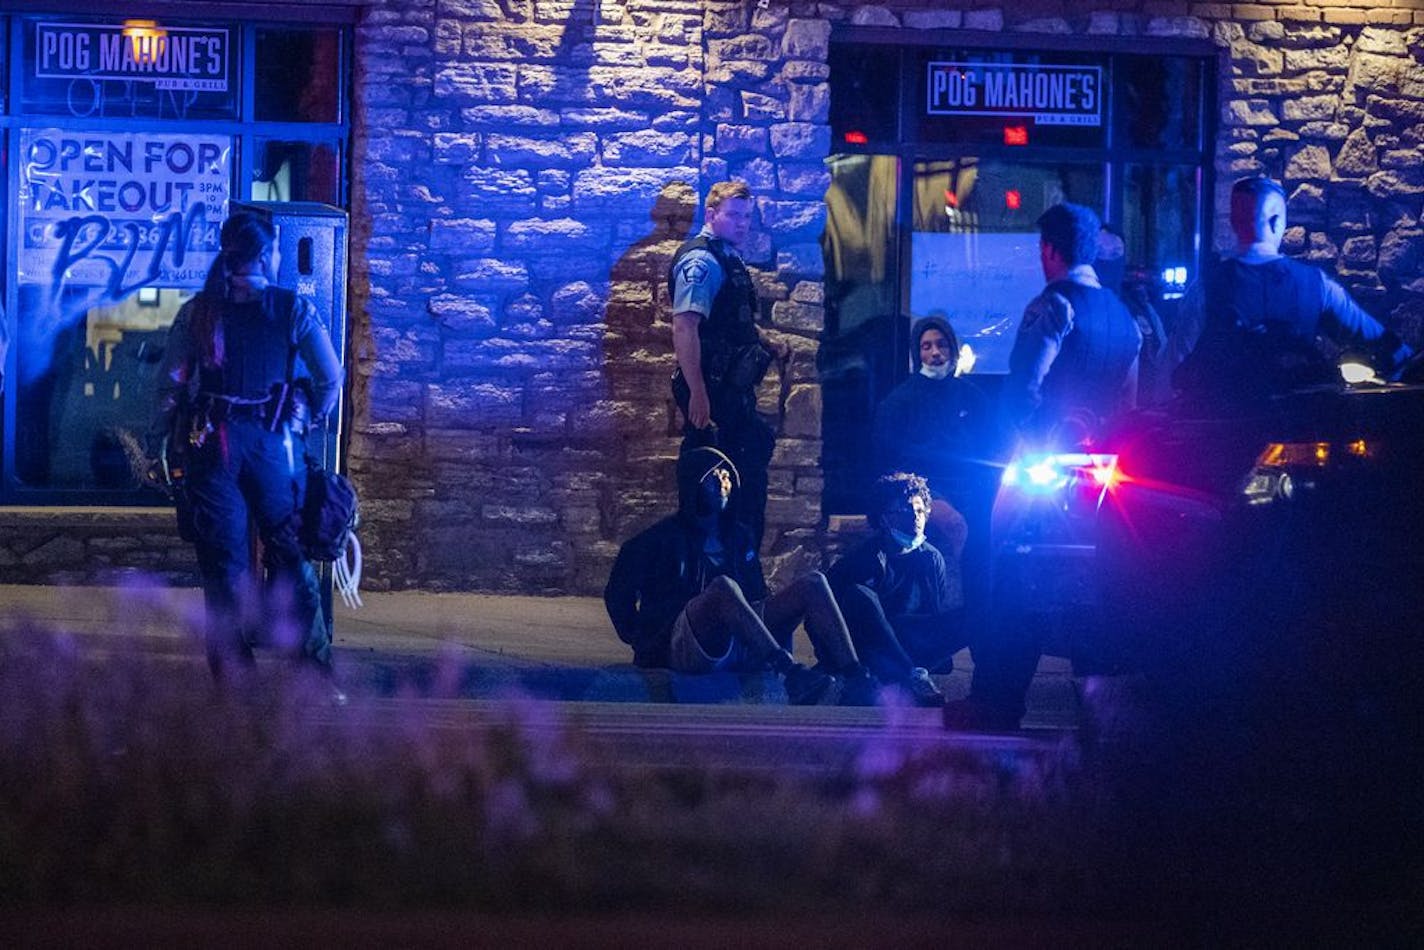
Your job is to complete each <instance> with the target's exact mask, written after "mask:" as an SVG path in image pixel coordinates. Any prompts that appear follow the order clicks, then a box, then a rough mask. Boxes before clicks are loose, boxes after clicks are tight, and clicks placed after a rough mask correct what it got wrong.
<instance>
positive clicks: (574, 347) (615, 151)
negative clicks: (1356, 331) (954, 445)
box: [350, 0, 1424, 593]
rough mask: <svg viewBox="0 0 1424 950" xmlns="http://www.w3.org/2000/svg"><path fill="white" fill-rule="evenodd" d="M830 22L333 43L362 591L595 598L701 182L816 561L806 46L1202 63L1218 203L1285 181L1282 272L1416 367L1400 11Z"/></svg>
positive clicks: (1066, 13)
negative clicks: (1382, 325) (1216, 121)
mask: <svg viewBox="0 0 1424 950" xmlns="http://www.w3.org/2000/svg"><path fill="white" fill-rule="evenodd" d="M1093 6H1094V7H1095V8H1096V9H1095V11H1094V12H1080V9H1081V8H1080V7H1079V6H1078V5H1077V4H1072V3H1067V2H1043V0H1037V2H1025V3H1016V4H1012V5H1011V4H998V3H982V2H964V3H950V4H945V3H898V2H897V3H884V4H868V5H852V4H838V3H811V2H792V3H787V2H783V0H770V2H769V3H768V4H767V5H766V7H765V9H762V8H760V7H759V6H758V4H757V3H756V2H754V0H736V2H716V0H591V2H572V0H547V2H545V0H498V2H496V0H386V2H381V3H375V4H372V5H371V6H370V7H369V8H368V10H367V12H366V14H365V16H364V19H363V22H362V24H361V26H360V28H359V29H358V36H357V55H356V65H357V112H356V121H357V133H356V141H355V143H354V145H355V150H354V169H355V171H354V174H355V182H354V185H355V187H354V189H353V193H354V194H355V195H356V199H355V204H354V209H353V211H354V214H353V242H352V244H353V262H354V268H353V279H352V292H353V297H354V307H353V314H354V316H355V319H356V321H357V323H356V327H357V332H358V365H357V368H356V372H357V374H358V377H357V380H356V391H355V402H354V405H355V407H356V413H357V418H356V420H355V423H356V424H355V427H354V437H353V441H352V445H351V450H350V460H351V467H352V470H353V472H354V473H355V476H356V478H357V480H358V483H359V485H360V488H361V490H362V496H363V504H364V518H365V525H366V527H365V531H364V533H363V538H364V540H365V543H366V546H367V576H368V582H369V584H370V586H372V587H422V588H427V589H435V590H440V589H483V590H518V591H525V592H548V593H555V592H578V593H590V592H595V591H597V590H598V589H599V588H600V587H601V585H602V582H603V580H604V578H605V576H606V571H607V566H608V563H609V560H610V558H611V556H612V554H613V552H614V551H615V550H616V546H617V543H618V542H619V541H620V540H621V539H623V538H625V537H627V536H628V535H629V534H631V533H632V532H633V531H634V530H636V529H638V528H640V527H642V526H643V525H645V524H647V523H648V522H649V521H650V520H652V519H653V518H654V517H655V516H657V515H658V514H660V513H662V512H665V511H667V510H668V509H669V508H670V506H671V504H672V503H673V501H672V500H673V492H672V479H671V465H672V458H673V455H674V453H675V451H676V445H677V439H676V435H675V433H674V415H675V414H674V412H673V411H672V409H671V407H670V405H669V400H668V398H667V396H666V389H667V375H668V373H669V371H670V370H671V367H672V355H671V339H670V338H671V333H670V329H669V326H668V313H667V301H666V291H665V289H664V287H663V281H664V274H665V269H666V265H667V262H668V259H669V257H670V255H671V252H672V250H673V249H674V248H675V247H676V245H677V243H678V242H679V241H680V240H682V239H683V238H684V237H685V236H686V235H687V234H688V233H689V231H690V230H691V229H692V227H693V221H694V218H695V217H697V213H696V204H697V199H698V198H699V197H700V196H701V195H702V194H704V193H705V190H706V188H707V186H708V185H709V184H710V183H711V182H712V181H715V180H718V179H722V178H725V177H727V176H729V175H731V176H736V177H742V178H745V179H747V180H748V181H749V182H750V183H751V185H752V186H753V188H754V189H755V191H756V192H757V195H758V203H757V205H758V221H757V225H756V230H755V234H754V237H753V240H752V243H751V247H750V249H749V251H748V258H749V260H750V262H751V263H752V264H753V265H754V269H755V272H756V274H757V276H758V279H759V282H760V284H761V289H762V291H763V294H764V296H765V297H766V298H767V299H768V300H769V301H770V302H771V306H770V313H769V316H770V321H771V324H772V327H773V330H772V332H773V333H774V334H776V335H779V336H781V337H782V338H785V339H787V340H788V341H789V342H791V344H792V345H793V348H794V351H795V358H794V361H793V363H792V366H791V369H790V374H789V379H788V380H787V381H786V385H784V386H783V385H782V381H781V380H779V379H776V378H774V377H773V378H772V379H769V380H768V381H767V384H766V386H765V388H764V390H763V393H762V397H763V398H762V408H763V410H764V411H765V412H766V413H767V415H768V418H769V419H771V420H772V421H773V422H774V423H775V424H776V426H777V428H778V432H779V440H778V448H777V453H776V457H775V459H774V462H773V470H772V481H771V485H772V488H771V500H770V503H769V506H768V517H769V522H770V524H769V540H768V549H769V552H770V554H771V559H770V560H771V564H772V565H773V570H782V571H791V570H794V569H799V568H800V567H801V566H804V565H806V564H811V563H815V562H816V561H818V559H819V549H818V547H817V528H818V525H819V523H820V521H821V512H820V507H819V504H820V490H821V474H820V469H819V466H818V463H819V456H820V442H819V435H820V390H819V387H818V386H817V384H816V381H815V373H814V351H815V346H816V335H817V333H818V331H819V330H820V327H821V321H822V286H821V275H822V262H821V253H820V249H819V244H818V236H819V233H820V230H821V227H822V223H823V220H824V208H823V204H822V201H821V198H822V194H823V192H824V190H825V187H826V185H827V183H828V179H827V176H826V173H825V172H824V170H823V167H822V164H821V159H822V158H824V156H825V155H826V154H827V153H828V151H829V149H830V144H831V143H830V139H829V129H828V127H827V124H826V119H827V108H828V87H827V84H826V79H827V69H826V65H825V59H826V50H827V42H828V39H829V35H830V30H831V28H832V24H834V23H846V24H856V25H862V26H878V27H893V28H898V29H904V30H932V29H967V30H977V31H988V32H998V31H1004V32H1017V33H1040V34H1063V35H1085V36H1086V35H1092V36H1104V37H1106V36H1119V37H1132V36H1189V37H1196V38H1210V39H1211V40H1213V41H1214V42H1215V43H1216V44H1217V45H1218V46H1220V47H1221V48H1222V49H1223V50H1224V52H1225V55H1224V56H1223V59H1222V74H1221V76H1220V77H1219V96H1220V101H1221V113H1222V114H1221V130H1220V135H1219V151H1218V155H1217V170H1218V173H1219V176H1220V178H1221V181H1222V186H1221V188H1219V189H1218V193H1217V195H1216V196H1215V200H1216V207H1217V210H1218V213H1219V214H1220V215H1222V216H1224V214H1225V208H1226V203H1225V191H1224V189H1225V187H1226V186H1227V185H1228V184H1229V182H1230V180H1231V179H1232V178H1233V177H1234V176H1236V175H1239V174H1244V173H1247V172H1254V171H1264V172H1268V173H1271V174H1273V175H1277V176H1279V177H1282V178H1284V180H1285V182H1286V184H1287V187H1288V189H1289V191H1290V194H1291V205H1290V208H1291V214H1292V216H1293V221H1294V226H1293V228H1292V230H1291V233H1290V237H1289V245H1288V248H1289V249H1290V250H1291V251H1292V252H1298V253H1301V254H1303V255H1304V256H1306V257H1308V258H1310V259H1312V260H1315V261H1316V262H1317V263H1320V264H1322V265H1323V266H1325V267H1327V269H1333V270H1334V271H1335V272H1336V273H1338V274H1339V275H1340V277H1341V278H1342V279H1343V280H1344V281H1345V282H1346V283H1347V285H1348V286H1349V287H1350V288H1351V290H1352V291H1354V292H1355V293H1356V294H1357V295H1358V296H1359V297H1360V299H1361V300H1362V301H1363V302H1365V303H1366V304H1367V305H1368V306H1370V307H1371V309H1372V310H1373V311H1374V312H1375V313H1376V314H1378V315H1380V316H1381V317H1382V318H1384V319H1385V320H1386V321H1387V322H1389V323H1390V324H1391V325H1392V326H1394V327H1395V328H1396V329H1398V330H1400V331H1401V332H1402V333H1404V334H1405V335H1406V337H1407V338H1409V339H1411V340H1412V341H1413V342H1415V343H1418V342H1419V341H1420V334H1421V327H1420V320H1421V315H1424V281H1421V278H1420V274H1419V255H1420V242H1419V236H1420V211H1421V202H1424V168H1421V163H1420V161H1419V159H1420V151H1419V150H1420V140H1421V138H1424V68H1421V66H1420V59H1421V43H1424V39H1421V36H1422V35H1424V29H1421V28H1424V12H1421V11H1419V10H1417V9H1415V7H1416V6H1417V4H1416V3H1414V2H1413V0H1409V2H1407V3H1400V2H1398V0H1395V4H1394V5H1393V6H1391V5H1388V4H1387V3H1386V0H1346V2H1343V3H1333V4H1326V3H1320V2H1314V3H1308V4H1280V3H1261V4H1229V3H1190V2H1167V0H1141V2H1139V0H1133V2H1129V0H1097V2H1095V3H1094V4H1093Z"/></svg>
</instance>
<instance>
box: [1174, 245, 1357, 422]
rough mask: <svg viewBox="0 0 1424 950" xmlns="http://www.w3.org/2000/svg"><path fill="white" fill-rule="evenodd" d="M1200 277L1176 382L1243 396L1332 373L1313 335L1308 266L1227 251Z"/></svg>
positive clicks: (1319, 297) (1317, 292)
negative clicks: (1199, 307)
mask: <svg viewBox="0 0 1424 950" xmlns="http://www.w3.org/2000/svg"><path fill="white" fill-rule="evenodd" d="M1203 281H1204V287H1205V294H1204V300H1203V305H1204V308H1205V312H1204V314H1203V325H1202V333H1201V338H1200V339H1199V340H1198V341H1197V345H1196V347H1195V349H1193V350H1192V353H1191V355H1190V356H1188V357H1187V359H1186V361H1185V362H1183V364H1182V365H1181V366H1180V367H1179V368H1178V370H1177V373H1176V374H1174V375H1173V382H1174V383H1175V384H1176V386H1177V388H1179V389H1182V390H1185V391H1188V392H1195V393H1200V394H1203V395H1206V394H1214V395H1218V396H1223V397H1227V398H1231V397H1250V396H1258V395H1265V394H1268V393H1272V392H1281V391H1284V390H1286V389H1289V388H1291V387H1293V386H1298V385H1307V384H1310V383H1315V382H1323V381H1326V380H1329V379H1331V378H1332V375H1333V374H1332V373H1331V371H1330V366H1329V362H1328V361H1327V360H1326V359H1325V357H1324V354H1322V353H1321V351H1320V349H1319V347H1318V346H1317V345H1316V342H1315V337H1316V334H1317V333H1318V332H1319V329H1320V314H1321V311H1322V310H1323V309H1324V306H1325V298H1324V286H1323V282H1322V281H1321V279H1320V274H1319V273H1318V272H1317V271H1315V270H1314V268H1312V267H1310V266H1309V265H1306V264H1301V263H1298V262H1296V261H1292V260H1287V259H1286V258H1278V259H1276V260H1273V261H1268V262H1266V263H1264V264H1246V263H1243V262H1241V261H1239V260H1237V259H1235V258H1230V259H1227V260H1222V261H1217V262H1215V263H1213V264H1211V265H1209V266H1208V267H1207V269H1206V272H1205V274H1204V275H1203Z"/></svg>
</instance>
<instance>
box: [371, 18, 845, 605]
mask: <svg viewBox="0 0 1424 950" xmlns="http://www.w3.org/2000/svg"><path fill="white" fill-rule="evenodd" d="M828 36H829V26H828V24H827V23H825V22H824V21H819V20H816V21H806V20H799V19H796V18H793V17H791V16H789V15H788V14H787V12H786V11H785V10H784V9H780V10H770V9H768V10H765V11H762V10H758V9H756V8H755V6H754V5H753V4H749V3H745V2H732V3H706V4H704V3H702V2H689V0H671V2H666V0H665V2H641V0H630V2H621V0H619V2H613V0H607V2H601V3H568V2H541V0H504V2H501V3H494V2H459V0H441V2H423V3H411V2H408V0H399V2H395V0H392V2H388V3H381V4H375V5H373V6H372V7H371V8H370V9H369V10H368V12H367V14H366V16H365V18H364V20H363V23H362V25H361V26H360V28H359V29H358V40H357V99H358V102H359V108H358V112H357V116H356V118H357V123H358V130H359V131H358V133H357V139H356V143H355V154H356V158H355V163H356V171H355V189H354V190H355V194H357V195H358V196H360V197H359V198H358V199H357V203H356V207H355V209H354V225H353V252H354V253H353V259H354V265H355V267H354V273H353V281H352V285H353V293H354V295H355V298H356V299H355V306H354V308H353V310H354V312H355V314H356V316H357V320H358V332H359V334H360V335H359V337H358V367H357V372H358V373H359V377H358V380H357V386H356V397H355V405H356V407H357V413H358V417H357V420H356V425H355V427H354V437H353V441H352V445H351V449H350V461H351V468H352V471H353V473H354V474H355V476H356V478H357V480H358V482H359V485H360V488H361V491H362V499H363V518H364V524H365V529H364V531H363V539H364V540H365V543H366V548H367V562H366V564H367V576H368V578H369V581H370V583H371V586H373V587H387V586H410V587H425V588H429V589H436V590H440V589H470V588H473V589H485V590H520V591H533V592H549V593H555V592H569V591H578V592H585V593H586V592H592V591H596V590H598V589H600V588H601V586H602V583H603V581H604V579H605V578H606V575H607V569H608V565H609V563H610V562H611V558H612V556H613V554H614V552H615V551H616V549H617V544H618V542H619V541H621V540H622V539H623V538H626V537H627V536H628V535H630V534H631V533H632V532H634V531H635V530H637V529H639V528H641V527H643V526H644V525H646V524H648V523H650V522H651V521H652V520H653V519H654V518H655V517H657V516H660V515H661V514H663V513H666V512H667V511H668V510H669V505H670V504H671V503H672V499H673V498H674V495H673V492H672V464H673V463H672V460H673V458H674V456H675V453H676V448H677V441H678V440H677V436H676V432H675V412H674V410H673V409H672V407H671V404H670V400H669V398H668V396H667V392H668V385H667V380H668V375H669V373H670V371H671V368H672V351H671V328H670V324H669V313H668V306H667V293H666V289H665V286H664V284H665V275H666V270H667V265H668V263H669V261H670V259H671V255H672V253H673V251H674V250H675V249H676V247H677V245H678V244H679V243H680V242H681V241H682V240H684V239H685V238H686V237H687V236H689V234H690V233H691V232H692V231H693V229H694V219H695V218H699V217H700V216H699V215H698V204H699V199H700V197H701V196H702V195H703V194H704V193H705V191H706V188H707V186H708V185H709V184H710V183H711V182H712V181H716V180H720V179H723V178H726V177H728V176H735V177H741V178H745V179H746V180H747V181H748V182H750V183H751V185H752V187H753V188H754V189H755V191H756V193H757V196H758V212H759V213H758V225H757V227H756V230H755V234H754V236H753V239H752V241H751V246H750V247H749V248H748V249H747V257H748V260H749V262H750V263H751V264H752V265H753V267H754V269H755V273H756V274H757V276H758V279H759V283H760V285H761V290H762V293H763V295H764V297H765V298H766V299H767V300H768V301H769V302H770V307H769V311H768V315H769V318H770V321H771V324H772V327H773V329H772V331H771V332H773V333H775V334H776V335H779V336H781V337H782V338H784V339H787V340H788V341H789V342H790V343H791V344H792V347H793V350H794V354H795V355H794V358H793V361H792V364H791V367H790V370H789V379H788V380H787V381H786V385H785V386H783V385H782V381H781V380H780V379H778V378H775V374H773V377H772V378H770V379H768V381H767V383H766V385H765V387H764V390H763V402H762V408H763V410H764V411H765V412H766V413H767V415H768V418H769V419H771V420H772V421H773V422H774V423H775V424H776V425H777V427H778V430H779V432H780V435H781V438H780V442H779V446H778V450H777V456H776V459H775V460H774V462H773V471H772V490H771V501H770V503H769V505H768V521H769V532H768V534H769V538H770V541H769V549H770V550H772V551H774V552H776V553H777V555H778V556H779V558H780V560H785V559H787V558H796V557H797V556H798V555H797V553H796V552H797V550H798V549H799V548H801V547H802V546H804V545H805V544H807V543H808V542H809V541H810V540H812V539H813V538H814V534H815V527H816V525H817V523H818V521H819V520H820V510H819V496H820V472H819V468H818V464H817V463H818V460H819V454H820V451H819V441H818V439H819V433H820V411H819V389H818V388H817V387H816V385H815V383H814V349H815V336H816V333H817V332H818V331H819V329H820V327H821V289H820V288H821V285H820V277H821V272H822V264H821V254H820V248H819V243H818V238H819V235H820V231H821V227H822V221H823V217H824V210H823V205H822V201H821V198H822V195H823V193H824V191H825V188H826V185H827V183H828V177H827V175H826V173H825V172H824V170H823V168H822V163H821V159H822V158H823V157H824V155H825V154H826V152H827V150H828V148H829V144H830V143H829V133H828V130H827V127H826V111H827V90H826V84H825V79H826V68H825V65H824V63H825V56H826V42H827V38H828ZM777 563H779V562H777Z"/></svg>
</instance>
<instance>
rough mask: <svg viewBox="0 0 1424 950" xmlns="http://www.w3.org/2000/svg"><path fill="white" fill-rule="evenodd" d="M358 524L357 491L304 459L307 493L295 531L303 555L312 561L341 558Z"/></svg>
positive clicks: (346, 480) (338, 476)
mask: <svg viewBox="0 0 1424 950" xmlns="http://www.w3.org/2000/svg"><path fill="white" fill-rule="evenodd" d="M359 522H360V514H359V512H358V511H357V504H356V489H355V488H353V487H352V486H351V481H350V479H348V478H347V477H346V476H345V475H342V474H340V473H338V472H333V471H331V470H329V469H325V468H321V467H320V466H318V465H317V464H316V462H315V461H314V460H313V459H310V458H309V459H307V494H306V499H305V501H303V503H302V514H301V527H300V528H299V529H298V531H297V540H298V542H299V543H300V544H301V547H302V554H303V555H304V556H305V557H306V558H307V559H308V560H312V561H335V560H339V559H341V558H343V557H344V556H345V554H346V546H347V543H348V541H349V540H350V538H351V535H352V533H353V532H354V531H355V530H356V526H357V525H358V524H359Z"/></svg>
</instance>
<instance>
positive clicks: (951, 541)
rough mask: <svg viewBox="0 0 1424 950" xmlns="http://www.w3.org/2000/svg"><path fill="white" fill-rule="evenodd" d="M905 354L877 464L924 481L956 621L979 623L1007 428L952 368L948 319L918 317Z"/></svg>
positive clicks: (882, 424) (884, 419) (954, 343)
mask: <svg viewBox="0 0 1424 950" xmlns="http://www.w3.org/2000/svg"><path fill="white" fill-rule="evenodd" d="M910 358H911V363H912V365H913V368H914V372H913V373H912V374H911V375H910V376H909V377H908V378H907V379H905V380H903V381H902V382H901V383H900V384H899V385H897V386H896V387H895V388H894V389H893V390H891V391H890V394H889V395H888V396H886V397H885V399H884V400H883V401H882V402H881V403H880V405H879V406H878V407H877V408H876V410H875V419H874V422H873V424H872V428H871V444H872V447H873V452H874V458H875V463H876V466H877V468H878V471H879V472H880V473H881V474H888V473H892V472H914V473H915V474H917V475H919V476H921V477H923V478H924V479H925V480H926V481H927V482H928V483H929V489H930V494H931V500H930V511H929V519H928V527H927V531H928V534H929V537H930V540H932V541H933V542H934V543H935V545H936V546H937V547H938V548H939V550H940V552H941V553H942V554H943V555H944V556H945V558H946V559H947V560H948V563H949V564H950V589H951V600H952V601H953V602H954V603H956V604H960V605H962V607H963V610H962V617H961V620H960V622H961V623H962V624H964V625H965V626H967V627H970V628H973V627H979V626H982V625H983V623H984V616H983V615H984V612H985V611H986V610H987V609H988V600H989V588H990V582H989V561H990V547H989V521H990V517H991V514H992V512H993V507H994V496H995V494H996V493H997V491H998V487H999V477H1000V475H1001V473H1002V471H1003V464H1004V462H1005V461H1006V459H1007V455H1008V442H1007V435H1006V433H1005V431H1004V430H1003V429H1002V428H1001V427H1000V426H999V424H998V421H999V420H998V415H997V413H996V412H995V411H994V409H993V407H992V404H991V403H990V401H989V399H988V398H987V397H986V396H985V395H984V393H983V391H982V390H980V389H979V387H978V386H976V385H975V384H974V383H973V382H971V381H970V380H968V379H966V378H964V377H962V376H959V375H958V374H957V373H956V370H957V369H958V367H959V358H960V347H959V339H958V337H956V336H955V333H954V328H953V327H952V326H950V324H949V321H948V320H946V319H944V318H943V317H940V316H928V317H924V318H922V319H920V320H918V321H916V322H915V324H914V326H913V327H911V330H910ZM956 562H958V564H956ZM930 671H931V672H947V670H937V669H935V668H934V667H931V668H930Z"/></svg>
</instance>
